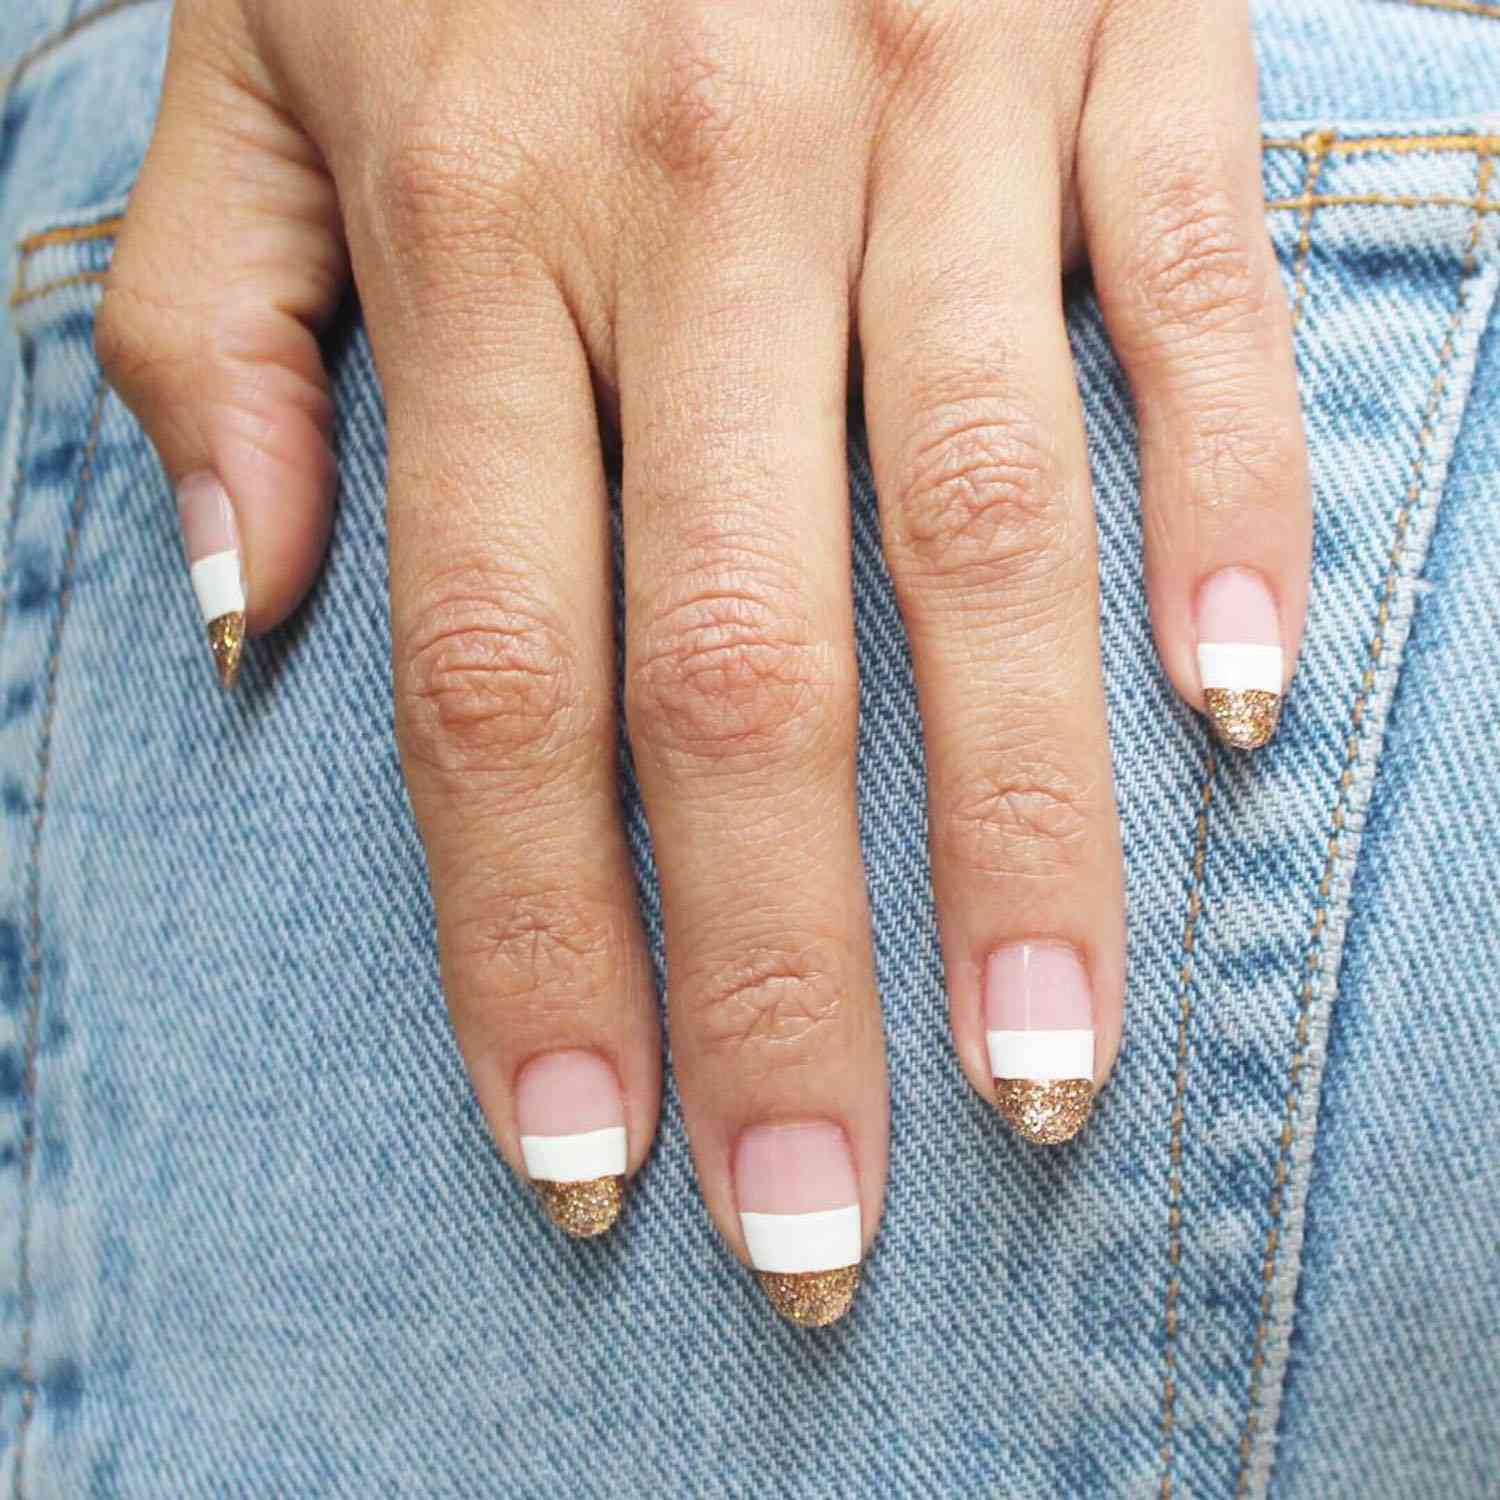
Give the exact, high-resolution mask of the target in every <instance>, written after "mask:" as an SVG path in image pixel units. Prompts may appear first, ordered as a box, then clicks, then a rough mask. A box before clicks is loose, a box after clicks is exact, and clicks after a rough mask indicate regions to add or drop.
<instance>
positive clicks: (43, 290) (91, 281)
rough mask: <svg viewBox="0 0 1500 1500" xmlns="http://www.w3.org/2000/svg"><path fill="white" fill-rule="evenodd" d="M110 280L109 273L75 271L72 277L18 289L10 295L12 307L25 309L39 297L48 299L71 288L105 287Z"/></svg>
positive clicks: (59, 278) (62, 277)
mask: <svg viewBox="0 0 1500 1500" xmlns="http://www.w3.org/2000/svg"><path fill="white" fill-rule="evenodd" d="M108 279H109V273H108V272H107V271H75V272H74V273H73V274H72V275H71V276H59V277H57V279H56V280H54V281H44V282H43V283H42V284H41V285H40V286H33V287H25V288H22V287H17V288H16V290H15V291H13V292H12V293H11V294H10V305H11V306H12V307H24V306H25V305H26V304H27V303H28V302H35V301H36V300H37V298H38V297H46V296H48V295H49V294H50V293H52V292H60V291H62V290H63V288H65V287H70V286H103V285H104V283H105V282H106V281H107V280H108Z"/></svg>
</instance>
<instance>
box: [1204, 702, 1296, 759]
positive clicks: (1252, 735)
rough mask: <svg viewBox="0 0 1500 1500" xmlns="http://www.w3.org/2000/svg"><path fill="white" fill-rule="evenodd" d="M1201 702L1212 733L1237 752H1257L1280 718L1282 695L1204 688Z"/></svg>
mask: <svg viewBox="0 0 1500 1500" xmlns="http://www.w3.org/2000/svg"><path fill="white" fill-rule="evenodd" d="M1203 698H1204V702H1205V703H1206V704H1207V706H1208V716H1209V718H1210V719H1211V720H1212V721H1213V726H1214V729H1215V731H1216V732H1217V733H1218V736H1219V738H1220V739H1221V740H1223V741H1224V743H1225V744H1226V745H1233V746H1234V747H1235V748H1236V749H1237V750H1259V749H1260V747H1261V746H1262V745H1265V744H1268V743H1269V742H1270V739H1271V736H1272V735H1274V734H1275V733H1276V725H1277V723H1278V721H1279V720H1280V718H1281V694H1280V693H1267V692H1262V691H1260V690H1258V689H1255V688H1246V689H1242V690H1238V691H1237V690H1234V689H1231V688H1205V689H1204V692H1203Z"/></svg>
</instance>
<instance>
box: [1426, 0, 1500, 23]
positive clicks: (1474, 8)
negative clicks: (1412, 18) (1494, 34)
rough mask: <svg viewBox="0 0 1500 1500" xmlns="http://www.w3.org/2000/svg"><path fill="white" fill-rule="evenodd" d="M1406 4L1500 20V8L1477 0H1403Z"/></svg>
mask: <svg viewBox="0 0 1500 1500" xmlns="http://www.w3.org/2000/svg"><path fill="white" fill-rule="evenodd" d="M1403 3H1404V4H1406V5H1420V6H1421V7H1422V8H1423V9H1424V10H1451V11H1454V12H1455V13H1456V14H1458V15H1461V16H1485V17H1487V18H1488V19H1489V20H1491V21H1500V9H1496V7H1495V6H1493V5H1482V4H1476V0H1403Z"/></svg>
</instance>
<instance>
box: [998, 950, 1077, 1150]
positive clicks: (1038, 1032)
mask: <svg viewBox="0 0 1500 1500" xmlns="http://www.w3.org/2000/svg"><path fill="white" fill-rule="evenodd" d="M984 1024H985V1039H986V1041H987V1042H988V1043H989V1050H990V1073H991V1074H992V1075H993V1077H994V1080H995V1103H996V1105H997V1106H998V1107H999V1110H1000V1113H1001V1114H1002V1115H1004V1116H1005V1118H1006V1119H1007V1120H1009V1121H1010V1123H1011V1125H1012V1126H1013V1127H1014V1128H1015V1130H1016V1131H1017V1133H1018V1134H1019V1135H1021V1136H1022V1137H1023V1138H1024V1139H1025V1140H1028V1141H1034V1142H1036V1144H1038V1145H1040V1146H1058V1145H1061V1144H1062V1142H1064V1141H1067V1140H1071V1139H1072V1138H1073V1137H1074V1136H1075V1135H1077V1134H1078V1132H1079V1131H1080V1130H1081V1129H1082V1128H1083V1122H1084V1121H1085V1120H1087V1119H1088V1117H1089V1111H1090V1110H1091V1109H1092V1108H1093V1107H1094V1017H1093V1000H1092V997H1091V994H1090V990H1089V976H1088V972H1087V970H1086V969H1085V968H1084V966H1083V960H1082V959H1081V958H1080V957H1079V956H1078V954H1077V952H1076V951H1075V950H1074V949H1072V948H1069V947H1068V946H1067V945H1066V944H1063V943H1014V944H1012V945H1011V946H1010V947H1008V948H1001V949H999V950H998V951H997V952H994V953H992V954H990V956H989V960H988V961H987V962H986V964H985V969H984Z"/></svg>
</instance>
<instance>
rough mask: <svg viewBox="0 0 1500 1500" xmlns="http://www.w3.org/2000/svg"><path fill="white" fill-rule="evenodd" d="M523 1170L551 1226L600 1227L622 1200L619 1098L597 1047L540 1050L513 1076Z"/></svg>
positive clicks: (582, 1233) (591, 1230)
mask: <svg viewBox="0 0 1500 1500" xmlns="http://www.w3.org/2000/svg"><path fill="white" fill-rule="evenodd" d="M516 1124H517V1126H518V1127H519V1128H520V1131H521V1155H522V1157H523V1158H524V1160H525V1162H526V1175H527V1176H528V1177H529V1178H530V1179H531V1185H532V1186H533V1187H534V1188H535V1189H536V1190H537V1194H538V1196H539V1197H540V1198H541V1200H542V1204H543V1206H544V1207H545V1208H546V1210H547V1213H548V1216H549V1217H550V1218H551V1220H552V1222H553V1223H554V1224H556V1225H557V1227H558V1228H559V1229H561V1230H563V1231H564V1232H565V1233H567V1234H571V1235H575V1236H576V1237H578V1238H579V1239H588V1238H589V1237H590V1236H592V1235H596V1234H603V1233H604V1231H605V1230H606V1229H608V1228H609V1226H610V1225H611V1224H613V1223H614V1222H615V1220H616V1219H618V1218H619V1217H620V1209H621V1207H622V1206H623V1204H624V1201H625V1105H624V1102H623V1101H622V1100H621V1098H620V1084H619V1081H618V1079H616V1077H615V1070H614V1069H613V1068H612V1067H610V1065H609V1064H608V1063H607V1062H605V1060H604V1059H603V1058H602V1057H600V1056H599V1054H598V1053H597V1052H548V1053H545V1054H544V1055H543V1056H541V1057H537V1058H533V1059H532V1061H531V1062H529V1063H527V1064H526V1066H525V1067H524V1068H523V1069H522V1070H521V1075H520V1077H519V1078H517V1079H516Z"/></svg>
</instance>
